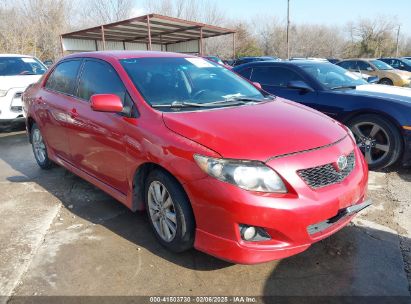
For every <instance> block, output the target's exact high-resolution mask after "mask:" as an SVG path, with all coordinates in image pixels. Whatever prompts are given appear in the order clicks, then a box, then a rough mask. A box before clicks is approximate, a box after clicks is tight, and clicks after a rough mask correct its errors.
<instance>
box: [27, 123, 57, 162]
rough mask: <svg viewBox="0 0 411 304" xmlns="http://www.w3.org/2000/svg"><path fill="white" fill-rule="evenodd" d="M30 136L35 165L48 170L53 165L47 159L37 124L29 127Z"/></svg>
mask: <svg viewBox="0 0 411 304" xmlns="http://www.w3.org/2000/svg"><path fill="white" fill-rule="evenodd" d="M30 136H31V146H32V148H33V153H34V158H35V159H36V162H37V164H38V165H39V166H40V168H42V169H50V168H51V167H52V164H53V163H52V162H51V160H50V159H49V156H48V154H47V148H46V144H45V142H44V139H43V135H42V134H41V132H40V129H39V127H38V126H37V124H33V126H32V127H31V132H30Z"/></svg>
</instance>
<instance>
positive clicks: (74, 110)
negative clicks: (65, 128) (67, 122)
mask: <svg viewBox="0 0 411 304" xmlns="http://www.w3.org/2000/svg"><path fill="white" fill-rule="evenodd" d="M78 116H79V114H78V112H77V110H76V109H75V108H73V109H71V111H70V117H71V118H72V119H76V118H77V117H78Z"/></svg>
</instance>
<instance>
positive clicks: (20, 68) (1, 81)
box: [0, 54, 47, 127]
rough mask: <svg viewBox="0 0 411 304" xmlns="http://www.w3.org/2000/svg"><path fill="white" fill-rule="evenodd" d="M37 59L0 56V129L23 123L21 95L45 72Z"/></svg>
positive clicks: (23, 56)
mask: <svg viewBox="0 0 411 304" xmlns="http://www.w3.org/2000/svg"><path fill="white" fill-rule="evenodd" d="M46 70H47V68H46V66H45V65H44V64H43V63H42V62H41V61H40V60H38V59H37V58H34V57H32V56H26V55H16V54H0V127H2V126H3V127H4V126H6V127H7V126H11V125H13V124H14V123H17V122H19V121H24V117H23V108H22V103H21V95H22V93H23V92H24V90H25V89H26V88H27V87H28V86H29V85H30V84H32V83H35V82H37V81H38V80H39V79H40V77H41V76H42V75H43V74H44V73H45V72H46Z"/></svg>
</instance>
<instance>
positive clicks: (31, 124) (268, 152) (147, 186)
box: [23, 52, 370, 264]
mask: <svg viewBox="0 0 411 304" xmlns="http://www.w3.org/2000/svg"><path fill="white" fill-rule="evenodd" d="M23 101H24V110H25V112H26V118H27V121H26V123H27V131H28V134H29V136H30V141H31V143H32V146H33V152H34V156H35V159H36V161H37V163H38V164H39V166H40V167H41V168H43V169H49V168H50V167H51V166H52V164H53V163H57V164H59V165H61V166H63V167H65V168H66V169H68V170H70V171H72V172H73V173H74V174H77V175H79V176H80V177H82V178H84V179H85V180H87V181H89V182H91V183H93V184H94V185H96V186H97V187H99V188H101V189H102V190H103V191H105V192H107V193H108V194H110V195H111V196H113V197H114V198H116V199H117V200H119V201H120V202H121V203H123V204H124V205H126V206H127V207H128V208H130V209H131V210H133V211H135V210H143V209H146V210H147V214H148V217H149V219H150V224H151V226H152V228H153V231H154V234H155V235H156V237H157V238H158V240H159V242H160V243H161V244H162V245H164V246H165V247H167V248H169V249H170V250H173V251H177V252H180V251H184V250H187V249H189V248H192V247H195V248H197V249H198V250H201V251H204V252H206V253H208V254H211V255H213V256H216V257H218V258H221V259H224V260H228V261H232V262H236V263H244V264H253V263H259V262H264V261H270V260H274V259H280V258H284V257H288V256H290V255H294V254H297V253H299V252H302V251H304V250H305V249H307V248H308V247H309V246H310V245H311V244H312V243H314V242H316V241H319V240H321V239H323V238H325V237H327V236H329V235H331V234H333V233H335V232H336V231H338V230H339V229H341V228H343V227H344V226H345V225H346V224H347V223H348V222H349V221H350V220H351V219H352V217H353V216H354V214H355V213H356V212H358V211H360V210H361V209H363V208H365V207H367V206H368V205H369V204H370V203H369V201H368V200H367V199H366V190H367V179H368V170H367V165H366V163H365V161H364V159H363V156H362V154H361V152H360V151H359V150H358V148H357V146H356V144H355V141H354V139H353V135H352V134H351V133H350V132H349V131H348V129H347V128H346V127H344V126H343V125H341V124H340V123H338V122H336V121H335V120H333V119H331V118H329V117H327V116H325V115H323V114H321V113H319V112H317V111H314V110H312V109H309V108H307V107H305V106H302V105H299V104H296V103H293V102H290V101H287V100H284V99H281V98H276V97H274V96H272V95H269V94H267V93H266V92H264V91H261V90H259V89H258V85H253V84H251V83H249V82H247V81H246V80H244V79H242V78H241V77H239V76H237V75H236V74H234V73H233V72H231V71H229V70H228V69H225V68H224V67H222V66H220V65H218V64H216V63H213V62H210V61H207V60H204V59H202V58H198V57H193V56H189V55H184V54H174V53H161V52H96V53H82V54H75V55H70V56H67V57H65V58H63V59H62V60H61V61H60V62H58V63H57V64H56V65H55V66H54V67H53V68H52V69H51V70H50V71H48V73H47V74H46V75H45V77H43V78H42V79H41V80H40V81H39V82H38V83H37V84H35V85H33V86H31V87H30V88H28V90H27V91H26V92H25V93H24V96H23Z"/></svg>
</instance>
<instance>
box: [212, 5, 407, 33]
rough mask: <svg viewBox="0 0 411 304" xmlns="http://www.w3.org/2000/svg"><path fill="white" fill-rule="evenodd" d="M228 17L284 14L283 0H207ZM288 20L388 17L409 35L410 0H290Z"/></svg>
mask: <svg viewBox="0 0 411 304" xmlns="http://www.w3.org/2000/svg"><path fill="white" fill-rule="evenodd" d="M211 1H214V2H215V3H217V5H218V6H219V7H220V8H221V9H222V10H223V11H224V12H225V13H226V14H227V16H228V17H230V18H233V19H235V18H238V17H242V18H245V19H247V18H249V19H252V18H253V17H255V16H258V15H261V16H265V15H274V16H276V17H278V18H279V19H280V20H281V19H283V18H286V16H287V0H211ZM290 11H291V22H295V23H316V24H327V25H337V26H344V25H346V24H347V23H348V22H349V21H355V20H358V19H359V18H376V17H378V16H388V17H390V18H393V19H395V20H396V21H397V23H399V24H401V32H402V33H403V34H407V35H411V14H410V13H411V0H290Z"/></svg>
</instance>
